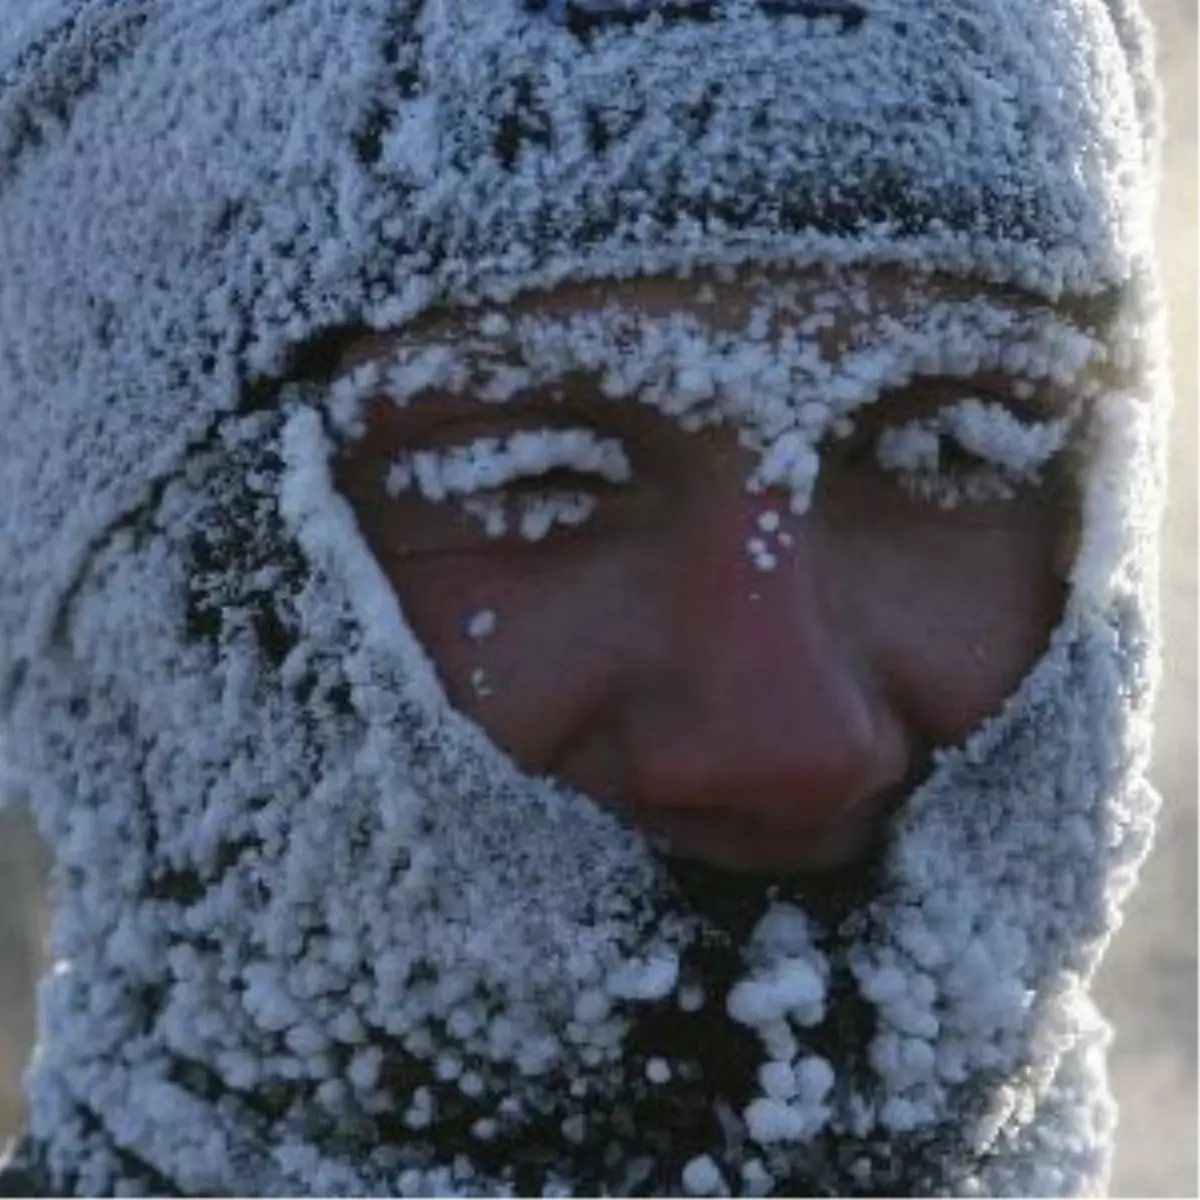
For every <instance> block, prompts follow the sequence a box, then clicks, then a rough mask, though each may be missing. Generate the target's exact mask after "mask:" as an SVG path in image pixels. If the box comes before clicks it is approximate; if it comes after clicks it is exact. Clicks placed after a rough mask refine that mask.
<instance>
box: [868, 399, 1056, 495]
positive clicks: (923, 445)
mask: <svg viewBox="0 0 1200 1200" xmlns="http://www.w3.org/2000/svg"><path fill="white" fill-rule="evenodd" d="M1076 415H1077V414H1076V413H1075V412H1069V413H1067V414H1065V415H1063V416H1061V417H1056V418H1052V419H1044V420H1024V419H1022V418H1021V417H1019V416H1018V415H1017V414H1016V413H1014V412H1013V411H1012V409H1011V407H1010V406H1009V405H1008V404H1006V403H1005V402H1003V401H998V400H990V399H989V400H981V399H979V398H976V397H966V398H963V399H961V400H959V401H958V402H957V403H947V404H943V405H942V406H940V407H939V408H938V409H937V410H936V411H935V412H933V413H932V414H930V415H928V416H924V417H920V418H917V419H915V420H910V421H907V422H897V423H893V424H889V425H887V426H886V427H885V428H882V429H879V428H877V427H868V429H867V430H866V431H865V438H860V440H859V445H858V447H857V452H856V453H855V454H853V455H852V456H851V457H854V458H860V457H861V456H863V454H864V453H867V452H869V456H870V460H871V465H872V466H873V467H874V468H876V469H878V470H882V471H885V472H888V473H890V474H892V475H894V476H895V477H896V482H897V483H898V485H899V486H900V488H901V489H902V490H903V491H904V492H905V494H906V495H907V496H908V497H910V498H911V499H913V500H916V501H918V502H922V503H932V504H935V505H937V506H938V507H939V508H943V509H948V508H952V507H955V506H956V505H958V504H962V503H965V504H986V503H989V502H996V501H1003V500H1011V499H1013V498H1015V497H1016V496H1017V495H1018V494H1019V493H1020V491H1021V490H1022V489H1023V488H1027V487H1037V486H1040V485H1041V484H1042V483H1044V482H1045V477H1046V473H1047V469H1048V468H1050V467H1052V466H1053V465H1056V464H1057V463H1058V461H1059V460H1061V457H1062V454H1063V452H1064V450H1065V449H1066V448H1067V445H1068V440H1069V438H1070V435H1071V432H1072V430H1073V428H1074V425H1075V419H1076Z"/></svg>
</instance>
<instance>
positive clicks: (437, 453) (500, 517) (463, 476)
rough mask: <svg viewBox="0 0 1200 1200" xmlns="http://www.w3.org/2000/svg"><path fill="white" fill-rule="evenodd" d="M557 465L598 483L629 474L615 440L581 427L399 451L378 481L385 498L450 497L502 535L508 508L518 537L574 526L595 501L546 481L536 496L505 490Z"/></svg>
mask: <svg viewBox="0 0 1200 1200" xmlns="http://www.w3.org/2000/svg"><path fill="white" fill-rule="evenodd" d="M557 471H570V472H572V473H574V474H577V475H580V476H594V477H595V479H596V482H597V484H598V485H599V484H623V483H628V482H629V480H630V479H631V478H632V475H633V470H632V466H631V464H630V462H629V457H628V455H627V454H626V452H625V448H624V446H623V445H622V444H621V442H620V441H619V440H618V439H616V438H605V437H601V436H599V435H598V434H597V433H596V432H595V431H593V430H590V429H586V428H576V429H541V430H522V431H520V432H518V433H514V434H512V435H510V436H509V437H507V438H497V437H479V438H475V439H473V440H472V441H470V442H467V443H465V444H463V445H458V446H452V447H449V448H447V449H444V450H443V449H436V450H416V451H411V452H407V453H404V454H401V455H399V456H397V457H396V458H395V459H393V461H392V463H391V465H390V467H389V469H388V473H387V478H386V480H385V486H386V489H387V492H388V494H389V495H390V496H392V497H396V496H399V495H400V494H401V493H403V492H407V491H416V492H418V493H420V495H422V496H423V497H424V498H425V499H426V500H431V501H434V502H444V501H448V500H449V501H457V502H458V503H459V504H460V506H461V508H462V511H463V512H464V513H466V514H467V515H468V516H470V517H473V518H475V519H476V520H478V521H480V522H481V523H482V525H483V528H484V532H485V533H486V534H487V535H488V536H489V537H503V536H505V535H506V534H507V533H508V532H509V519H510V515H511V516H512V517H513V518H514V519H515V521H516V524H517V529H518V531H519V532H520V534H521V536H522V537H524V538H526V539H527V540H529V541H540V540H541V539H542V538H543V537H545V536H546V534H547V533H549V532H550V530H551V529H552V528H553V527H554V526H555V525H563V526H566V527H568V528H574V527H577V526H579V525H582V524H583V523H584V522H585V521H587V520H588V518H589V517H590V516H591V515H592V514H593V513H594V512H595V510H596V506H597V503H598V500H597V498H596V496H595V495H594V494H591V493H588V492H585V491H579V490H567V489H563V488H555V487H550V486H548V487H547V488H546V489H545V490H544V491H543V492H541V493H540V494H536V495H526V496H517V497H515V498H514V497H511V496H509V495H507V494H506V493H505V490H504V489H505V488H507V487H510V486H511V485H513V484H515V483H519V482H522V481H524V480H536V479H538V478H539V477H542V476H546V475H549V474H550V473H552V472H557ZM514 503H515V506H516V511H515V512H513V511H512V509H513V505H514Z"/></svg>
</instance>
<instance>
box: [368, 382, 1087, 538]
mask: <svg viewBox="0 0 1200 1200" xmlns="http://www.w3.org/2000/svg"><path fill="white" fill-rule="evenodd" d="M881 403H886V401H884V402H881ZM911 411H912V409H911V408H909V412H911ZM881 413H882V410H881V409H877V408H875V406H871V408H870V409H869V410H864V413H863V417H862V419H860V421H859V422H857V424H858V428H857V429H856V428H855V427H854V426H853V425H847V427H843V429H842V430H841V431H840V433H839V435H836V440H835V441H834V442H833V443H832V444H831V446H830V447H828V449H829V450H831V451H832V453H831V454H830V463H829V465H828V467H827V468H826V469H830V470H837V469H838V466H839V464H843V465H851V466H863V467H869V468H871V469H873V470H874V471H876V472H878V473H884V474H888V475H890V476H892V478H893V480H894V482H895V485H896V486H897V487H898V488H900V489H901V490H902V491H903V492H904V493H905V495H906V496H907V497H908V498H909V499H911V500H912V501H914V502H916V503H918V504H926V505H935V506H937V507H938V508H939V509H943V510H945V509H950V508H953V507H955V506H957V505H960V504H967V505H971V504H986V503H994V502H997V501H1003V500H1008V499H1012V498H1013V497H1015V496H1016V495H1018V494H1019V492H1020V491H1021V489H1023V488H1026V487H1029V486H1037V485H1039V484H1040V483H1042V481H1043V470H1044V469H1045V468H1046V467H1048V466H1049V465H1050V464H1051V463H1052V462H1053V461H1054V460H1055V459H1057V458H1058V457H1059V453H1060V451H1061V450H1062V448H1063V447H1064V445H1065V443H1066V441H1067V436H1068V433H1069V431H1070V428H1071V426H1072V423H1073V420H1074V417H1073V416H1066V417H1062V418H1056V419H1054V420H1042V421H1036V420H1034V421H1029V420H1023V419H1022V418H1021V417H1019V416H1017V415H1016V414H1015V413H1014V412H1013V411H1012V409H1011V407H1010V406H1009V405H1008V404H1006V403H1004V402H1003V401H996V400H986V401H985V400H979V399H976V398H973V397H972V398H965V399H960V400H958V401H957V402H953V401H951V402H948V403H945V404H942V405H940V406H939V407H937V408H936V409H934V410H932V411H931V412H928V413H927V414H925V415H921V416H918V417H916V418H915V419H909V420H907V421H904V420H899V421H893V422H891V423H888V424H886V425H884V424H883V423H882V420H881V419H879V415H880V414H881ZM872 417H875V418H876V419H875V420H872V419H871V418H872ZM972 431H973V432H972ZM989 436H991V439H992V442H993V443H994V444H993V445H992V447H991V450H992V454H991V456H990V457H989V455H988V453H987V449H988V446H987V442H988V437H989ZM972 441H973V442H974V444H972ZM906 442H907V445H906ZM1006 455H1007V459H1008V461H1007V462H1006V461H1004V459H1005V457H1006ZM822 457H824V454H822ZM632 475H633V471H632V465H631V462H630V458H629V456H628V454H627V452H626V450H625V447H624V445H623V443H622V441H621V440H620V439H619V438H616V437H611V436H604V435H602V434H601V433H599V432H598V431H596V430H594V429H591V428H588V427H586V426H575V427H566V428H562V427H559V428H543V429H534V428H526V429H521V430H518V431H517V432H515V433H513V434H510V435H508V436H506V437H496V436H484V437H476V438H473V439H471V440H469V441H464V442H461V443H456V444H452V445H449V446H447V447H445V448H429V449H422V450H416V451H411V452H407V453H404V454H401V455H399V456H398V457H397V458H395V459H394V460H393V461H392V463H391V464H390V466H389V468H388V471H387V476H386V480H385V486H386V490H387V492H388V494H389V495H390V496H391V497H392V498H393V499H395V498H397V497H398V496H399V495H401V494H402V493H409V492H415V493H418V494H420V495H421V496H423V497H424V499H426V500H428V501H430V502H435V503H449V504H451V505H453V506H454V508H455V509H456V510H457V513H458V515H459V516H461V517H462V518H464V519H466V520H468V521H470V522H474V523H476V524H477V525H478V526H479V527H481V531H482V532H483V533H484V534H485V535H486V536H487V537H488V538H489V539H490V540H497V541H499V540H501V539H505V538H510V537H513V536H517V535H520V536H521V537H522V538H523V539H524V540H526V541H528V542H540V541H542V540H543V539H544V538H545V537H546V536H547V535H548V534H550V533H551V531H552V530H554V529H555V528H556V527H560V528H561V530H562V531H564V532H571V531H574V530H577V529H579V528H580V527H582V526H584V525H585V524H587V523H588V522H589V521H590V520H591V519H592V518H593V517H594V515H595V514H596V511H597V509H598V508H599V506H600V503H601V501H602V500H603V499H604V497H605V496H606V495H611V494H612V493H613V492H614V491H616V490H618V489H621V488H623V487H625V486H627V485H628V484H629V483H630V481H631V479H632Z"/></svg>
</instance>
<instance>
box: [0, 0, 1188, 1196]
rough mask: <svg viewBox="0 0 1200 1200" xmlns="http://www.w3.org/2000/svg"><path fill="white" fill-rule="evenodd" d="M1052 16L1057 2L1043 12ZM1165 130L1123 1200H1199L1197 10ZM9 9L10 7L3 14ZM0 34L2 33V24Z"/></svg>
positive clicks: (0, 905)
mask: <svg viewBox="0 0 1200 1200" xmlns="http://www.w3.org/2000/svg"><path fill="white" fill-rule="evenodd" d="M1048 2H1049V0H1048ZM1147 3H1148V4H1149V7H1150V10H1151V14H1152V15H1153V17H1154V18H1155V20H1156V22H1157V24H1158V27H1159V35H1160V36H1159V43H1160V44H1159V50H1160V58H1161V62H1162V69H1163V73H1164V78H1165V80H1166V84H1167V88H1168V97H1167V100H1168V117H1169V121H1170V128H1169V136H1168V142H1167V150H1166V163H1165V165H1166V175H1167V178H1166V186H1165V188H1164V192H1163V209H1162V213H1161V218H1160V223H1159V242H1160V247H1161V255H1162V262H1163V267H1164V274H1165V278H1166V283H1167V289H1168V296H1169V299H1170V302H1171V305H1172V317H1171V326H1172V343H1173V346H1174V352H1175V367H1176V373H1177V383H1178V391H1177V397H1178V398H1177V406H1176V409H1175V413H1174V416H1173V423H1172V439H1171V450H1170V461H1171V505H1170V511H1169V513H1168V516H1167V522H1166V546H1165V552H1164V555H1163V599H1164V615H1165V626H1166V636H1167V656H1166V670H1165V675H1164V680H1163V692H1162V697H1161V702H1160V708H1159V725H1158V737H1157V750H1156V755H1155V766H1154V777H1155V779H1156V781H1157V783H1158V785H1159V787H1160V788H1161V790H1162V792H1163V794H1164V797H1165V803H1164V806H1163V818H1162V824H1161V827H1160V830H1159V834H1158V841H1157V843H1156V846H1155V849H1154V852H1153V854H1152V855H1151V857H1150V860H1149V862H1148V863H1147V864H1146V867H1145V868H1144V870H1143V874H1142V883H1141V886H1140V888H1139V891H1138V892H1137V894H1136V895H1135V897H1134V900H1133V902H1132V904H1131V905H1130V908H1129V910H1128V916H1127V919H1126V923H1125V926H1124V928H1123V929H1122V930H1121V932H1120V934H1119V935H1118V937H1117V941H1116V944H1115V946H1114V947H1113V951H1112V953H1111V955H1110V957H1109V959H1108V961H1107V963H1106V965H1105V968H1104V970H1103V972H1102V974H1101V979H1100V987H1099V991H1100V996H1101V1000H1102V1004H1103V1007H1104V1009H1105V1011H1106V1013H1107V1014H1108V1016H1109V1017H1110V1018H1111V1019H1112V1020H1113V1022H1114V1023H1115V1025H1116V1029H1117V1036H1116V1042H1115V1045H1114V1047H1113V1052H1112V1056H1111V1060H1110V1062H1111V1070H1112V1076H1113V1085H1114V1088H1115V1090H1116V1093H1117V1097H1118V1099H1119V1100H1120V1102H1121V1128H1120V1133H1119V1136H1118V1143H1117V1169H1116V1174H1115V1177H1114V1180H1113V1188H1112V1191H1113V1194H1114V1195H1117V1196H1195V1195H1197V1174H1196V1141H1197V1137H1196V1128H1197V1126H1196V937H1197V932H1196V915H1197V910H1196V551H1197V541H1196V339H1197V325H1196V312H1197V304H1196V299H1197V280H1196V268H1197V256H1196V205H1197V186H1196V184H1197V179H1196V124H1197V122H1196V3H1195V0H1147ZM2 4H3V0H0V5H2ZM0 19H2V18H0ZM44 867H45V864H44V862H43V857H42V854H41V852H40V850H39V848H38V846H37V845H36V843H35V841H34V839H33V837H32V835H31V833H30V830H29V828H28V825H27V823H26V822H25V821H24V819H23V818H22V817H21V816H20V815H18V814H13V813H6V814H0V1143H3V1141H4V1140H5V1139H6V1137H7V1136H8V1135H9V1134H11V1133H13V1132H14V1131H15V1130H16V1129H17V1127H18V1125H19V1123H20V1119H21V1101H20V1093H19V1077H20V1072H21V1070H22V1067H23V1065H24V1062H25V1059H26V1057H27V1056H28V1053H29V1046H30V1041H31V1037H32V1029H33V979H34V977H35V975H36V973H37V967H38V965H39V960H40V957H41V943H42V938H43V934H44V928H45V927H44V919H45V917H44V909H43V903H42V882H43V876H44Z"/></svg>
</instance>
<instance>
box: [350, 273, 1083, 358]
mask: <svg viewBox="0 0 1200 1200" xmlns="http://www.w3.org/2000/svg"><path fill="white" fill-rule="evenodd" d="M972 300H973V301H985V302H988V303H990V304H993V305H994V306H995V308H996V310H997V311H1007V312H1010V313H1015V314H1025V315H1027V316H1032V315H1035V314H1038V313H1042V314H1045V316H1046V317H1047V318H1050V317H1053V316H1059V317H1062V318H1064V319H1066V320H1068V321H1071V322H1072V323H1079V324H1081V325H1088V326H1090V325H1091V324H1092V323H1093V322H1092V320H1091V319H1090V318H1091V316H1092V314H1091V313H1090V312H1088V311H1087V310H1086V306H1084V305H1080V304H1077V303H1073V302H1071V301H1070V300H1066V301H1063V302H1060V303H1059V304H1050V303H1049V302H1048V301H1046V300H1045V299H1043V298H1041V297H1034V296H1031V295H1029V294H1028V293H1025V292H1023V291H1021V290H1020V289H1017V288H1014V287H1010V286H1004V287H1002V286H998V285H995V284H992V283H989V282H987V281H986V280H982V279H973V278H968V277H964V276H955V275H949V274H945V273H933V272H920V271H914V270H905V269H903V268H899V267H890V266H889V267H839V268H834V267H825V266H822V267H779V268H774V269H770V270H762V269H759V270H755V271H733V270H729V271H724V272H718V271H697V272H695V273H694V274H692V275H691V276H689V277H688V278H680V277H677V276H669V275H654V276H644V277H637V278H631V279H602V280H589V281H583V282H572V283H566V284H562V285H560V286H558V287H556V288H553V289H551V290H546V291H529V292H525V293H522V294H520V295H518V296H516V297H515V298H514V299H512V300H511V301H509V302H508V303H507V304H504V305H493V306H490V307H489V308H487V309H485V310H474V309H435V310H431V311H430V312H427V313H426V314H424V315H423V316H421V317H420V318H418V319H416V320H415V321H413V322H411V323H410V324H408V325H406V326H404V327H403V328H400V329H391V330H381V331H377V332H374V333H371V334H366V335H364V336H362V337H360V338H358V339H356V340H354V341H353V342H352V343H351V344H350V346H349V347H348V350H347V353H346V355H345V357H344V358H343V360H342V363H343V365H344V366H353V365H355V364H356V363H358V362H361V361H364V360H366V359H369V358H371V357H373V356H375V355H377V354H379V353H380V352H381V351H386V350H387V349H389V348H390V347H391V346H394V345H411V344H419V343H421V342H424V341H445V340H453V339H454V338H455V336H456V335H459V334H465V333H467V332H468V331H471V330H474V329H476V328H477V327H478V325H479V323H480V320H481V318H482V315H483V313H485V312H486V313H495V312H500V313H502V314H503V315H505V316H509V317H518V318H523V317H528V318H533V319H535V320H536V319H537V318H539V317H544V318H546V319H547V320H550V321H555V320H559V321H561V320H570V319H571V318H572V317H574V316H579V315H584V314H588V313H596V312H599V311H601V310H604V309H609V310H611V309H619V310H621V311H623V312H626V313H631V314H634V315H638V314H640V315H642V316H644V317H646V318H648V319H649V320H652V321H653V320H662V319H666V318H669V317H671V316H675V315H682V316H686V317H689V318H693V319H695V320H697V321H698V322H700V323H701V324H703V325H705V326H708V327H709V328H711V329H713V330H714V331H728V332H738V331H742V330H745V329H746V328H747V326H748V325H750V324H751V323H753V322H755V320H756V318H757V319H758V320H759V322H760V324H761V332H762V333H763V334H770V333H779V332H782V331H784V330H787V329H792V330H796V329H798V328H799V330H800V331H801V332H806V331H807V332H811V333H812V334H813V335H814V337H815V340H817V341H818V342H820V343H821V346H822V348H823V349H824V350H826V351H831V350H836V349H838V348H839V345H840V344H841V343H842V342H843V341H844V340H845V339H846V338H847V337H849V336H852V335H853V333H854V332H855V330H861V329H862V328H863V327H864V326H867V325H874V324H876V323H877V322H878V321H879V319H880V318H887V317H889V316H894V317H897V318H900V317H905V316H912V315H915V314H917V313H920V312H921V311H922V310H923V309H924V308H926V307H928V306H930V305H933V304H936V303H938V302H945V301H950V302H955V301H957V302H965V301H972ZM814 316H819V317H820V318H821V319H820V320H818V321H815V322H813V321H812V320H811V318H813V317H814ZM806 318H807V319H809V320H808V321H807V323H803V324H802V322H805V319H806Z"/></svg>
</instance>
